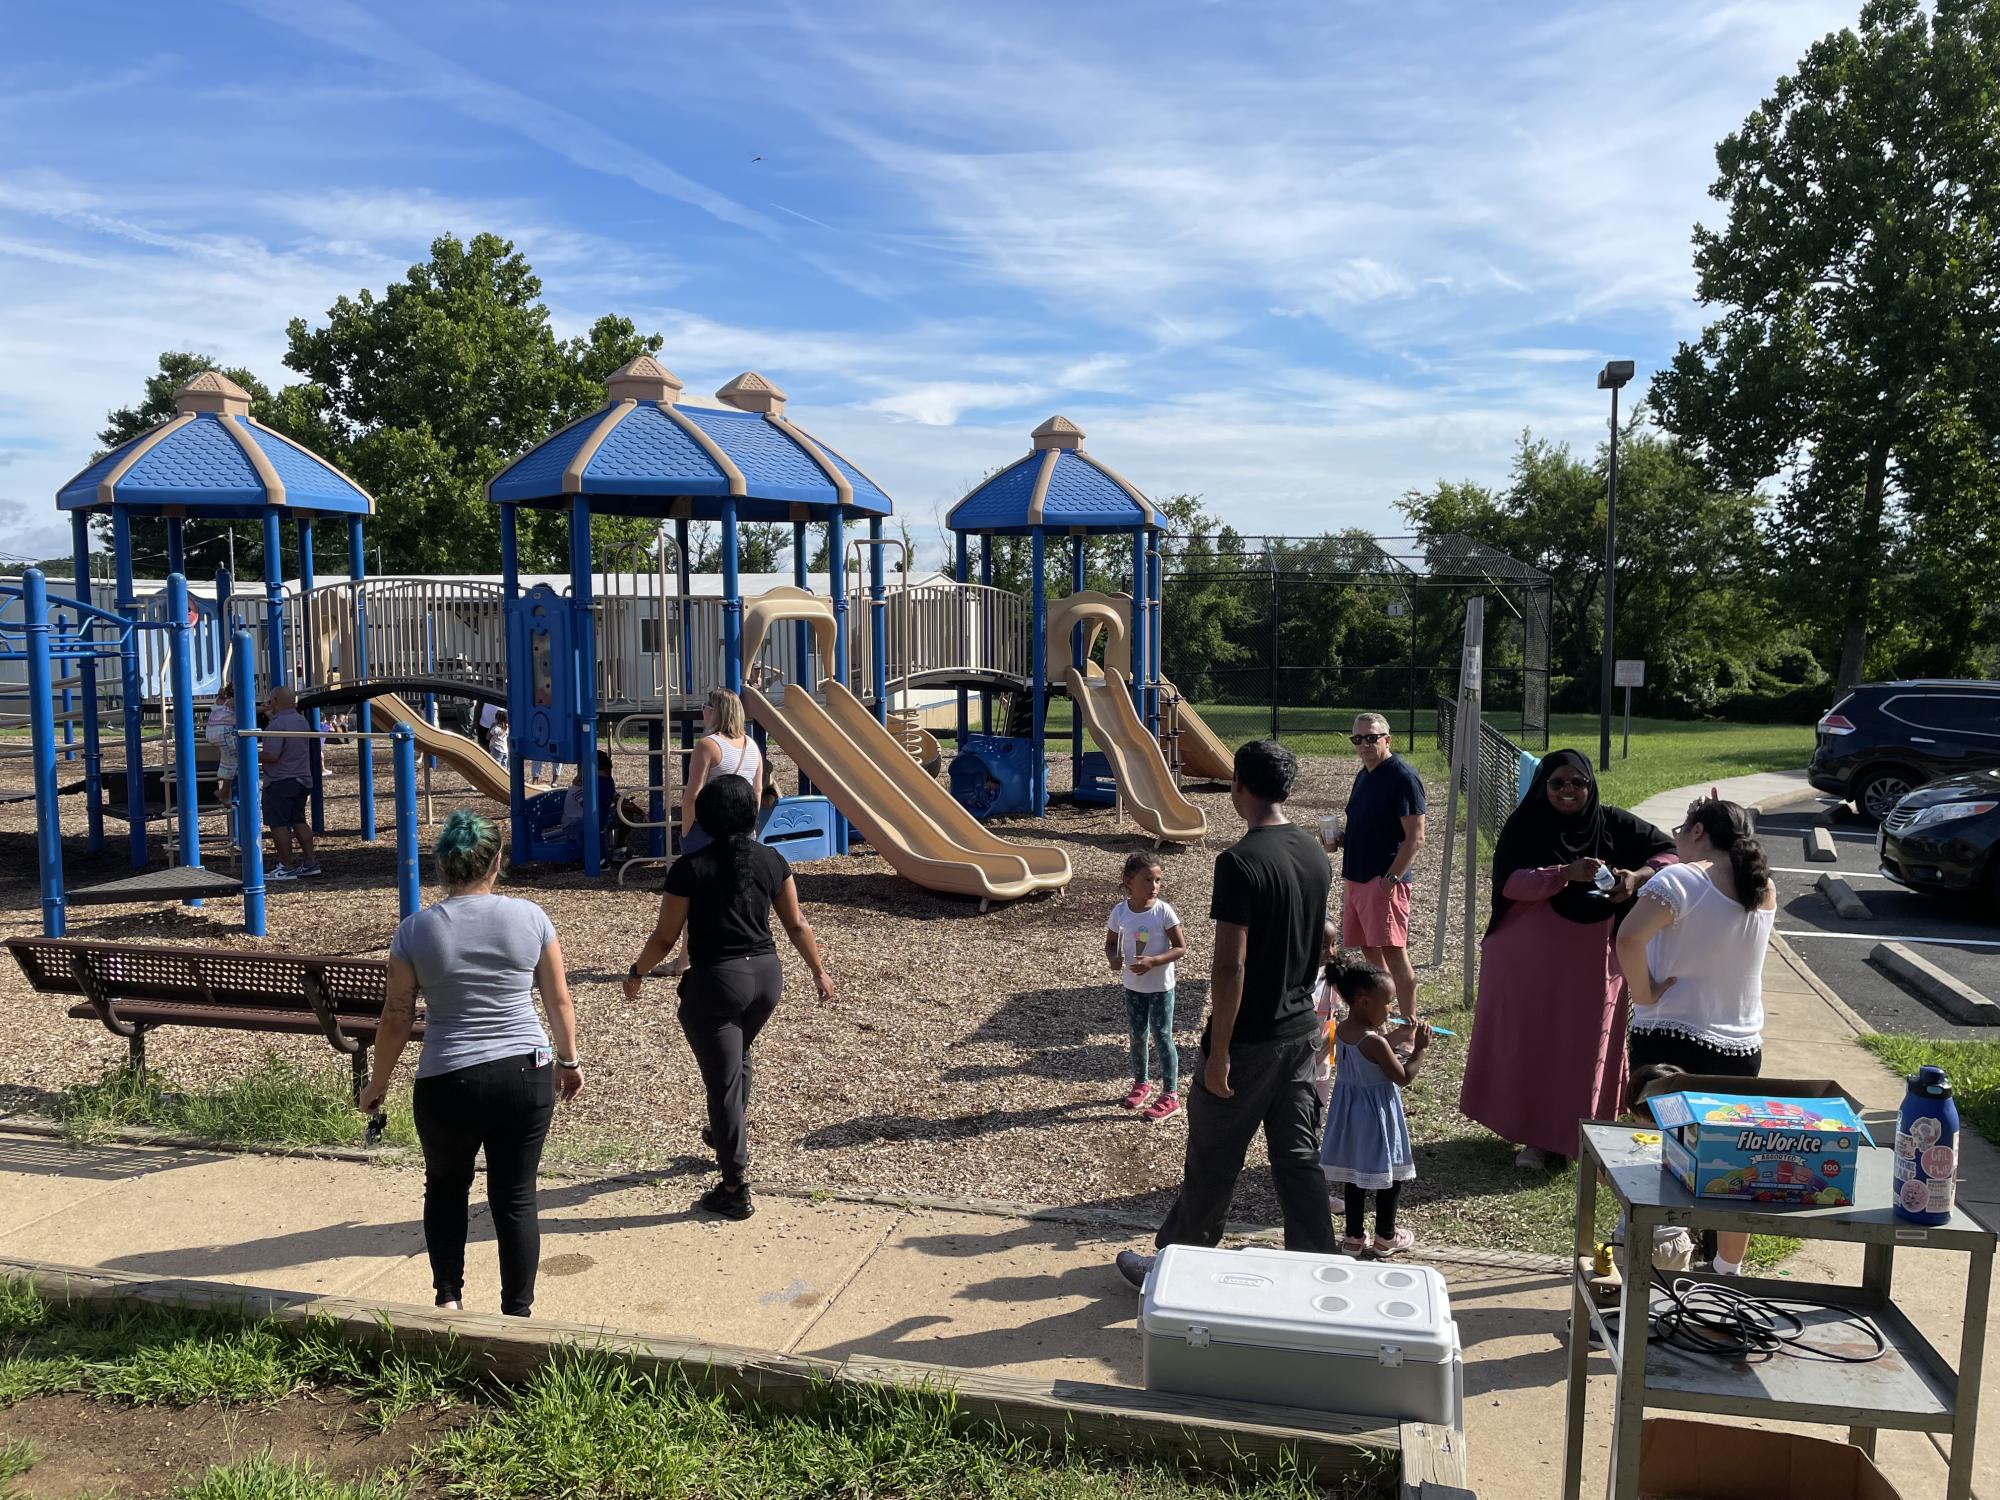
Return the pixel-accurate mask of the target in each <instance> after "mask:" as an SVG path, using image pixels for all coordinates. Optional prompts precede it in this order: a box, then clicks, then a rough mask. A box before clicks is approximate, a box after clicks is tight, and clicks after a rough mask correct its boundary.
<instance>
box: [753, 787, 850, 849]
mask: <svg viewBox="0 0 2000 1500" xmlns="http://www.w3.org/2000/svg"><path fill="white" fill-rule="evenodd" d="M833 818H834V812H833V804H832V803H831V802H829V801H828V800H827V799H826V798H824V797H781V798H779V799H778V805H777V806H776V807H774V808H772V809H771V816H770V817H768V818H766V819H765V820H764V828H763V831H762V832H761V833H760V834H759V835H758V836H759V837H760V838H761V839H763V841H764V842H765V843H766V844H768V845H769V846H770V847H771V848H773V849H775V850H777V851H778V852H779V853H780V854H782V855H784V856H785V861H786V863H788V864H794V865H803V864H808V863H810V862H811V861H813V860H816V859H831V858H832V857H833Z"/></svg>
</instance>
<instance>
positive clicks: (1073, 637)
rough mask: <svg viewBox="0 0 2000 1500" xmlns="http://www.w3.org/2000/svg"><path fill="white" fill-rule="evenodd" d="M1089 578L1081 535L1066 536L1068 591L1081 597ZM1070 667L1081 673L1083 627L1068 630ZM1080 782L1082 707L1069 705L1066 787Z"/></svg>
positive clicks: (1073, 626)
mask: <svg viewBox="0 0 2000 1500" xmlns="http://www.w3.org/2000/svg"><path fill="white" fill-rule="evenodd" d="M1087 576H1088V575H1087V574H1086V573H1085V572H1084V551H1083V533H1082V532H1080V531H1073V532H1071V533H1070V537H1069V591H1070V592H1071V593H1072V594H1080V593H1082V592H1083V589H1084V581H1085V579H1086V577H1087ZM1069 664H1070V665H1071V666H1072V667H1075V668H1076V669H1077V671H1079V672H1081V671H1082V670H1083V626H1082V625H1072V626H1070V628H1069ZM1082 782H1083V705H1082V704H1080V703H1072V704H1071V705H1070V706H1069V784H1070V788H1071V790H1072V791H1074V790H1075V789H1076V787H1078V786H1079V785H1081V784H1082Z"/></svg>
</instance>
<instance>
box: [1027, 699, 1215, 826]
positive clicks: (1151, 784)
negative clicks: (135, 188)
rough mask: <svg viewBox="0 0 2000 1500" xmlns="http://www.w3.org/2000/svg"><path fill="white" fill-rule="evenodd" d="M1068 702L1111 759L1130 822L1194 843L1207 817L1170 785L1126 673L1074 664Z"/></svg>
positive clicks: (1157, 743)
mask: <svg viewBox="0 0 2000 1500" xmlns="http://www.w3.org/2000/svg"><path fill="white" fill-rule="evenodd" d="M1063 686H1064V688H1065V689H1067V690H1068V692H1069V697H1070V702H1072V703H1074V704H1075V705H1076V706H1077V711H1078V712H1079V713H1081V714H1082V715H1083V722H1084V726H1085V727H1086V728H1088V729H1089V730H1090V737H1091V738H1092V739H1094V740H1096V741H1097V747H1098V748H1099V749H1100V750H1102V751H1103V752H1104V756H1105V759H1106V760H1108V761H1110V762H1111V774H1112V775H1113V776H1115V777H1117V778H1118V795H1119V797H1120V798H1121V799H1122V800H1123V801H1124V803H1125V811H1126V812H1127V813H1128V814H1129V815H1130V816H1131V818H1132V821H1133V822H1135V823H1137V824H1138V825H1139V826H1140V827H1141V828H1143V829H1145V830H1146V831H1147V832H1148V833H1150V834H1152V835H1153V837H1154V838H1157V839H1165V840H1167V841H1168V842H1170V843H1175V844H1192V843H1196V842H1198V841H1199V840H1200V839H1201V838H1202V837H1203V836H1204V835H1205V834H1206V833H1207V832H1208V818H1207V816H1206V815H1205V814H1204V813H1203V812H1202V810H1201V809H1200V808H1198V807H1196V806H1195V805H1194V804H1193V803H1192V802H1190V801H1188V799H1187V798H1186V797H1185V796H1184V795H1182V793H1181V789H1180V788H1179V787H1177V786H1175V785H1174V776H1173V772H1171V771H1169V770H1168V769H1167V762H1166V759H1165V757H1163V756H1162V755H1161V754H1160V746H1159V742H1158V741H1157V740H1155V739H1154V738H1153V737H1152V735H1150V734H1148V733H1147V732H1146V725H1145V722H1144V721H1143V720H1141V719H1140V717H1139V711H1138V710H1137V709H1135V708H1134V707H1133V706H1132V690H1131V689H1130V688H1129V687H1127V686H1126V683H1125V674H1124V673H1123V672H1121V671H1119V670H1118V669H1117V668H1116V667H1106V668H1105V669H1104V675H1103V676H1102V677H1086V676H1085V675H1084V674H1083V673H1081V672H1079V671H1077V669H1076V668H1075V667H1068V668H1065V669H1064V672H1063Z"/></svg>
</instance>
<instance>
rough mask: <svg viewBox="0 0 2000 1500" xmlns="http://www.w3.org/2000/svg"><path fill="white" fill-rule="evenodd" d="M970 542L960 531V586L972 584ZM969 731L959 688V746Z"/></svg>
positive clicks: (955, 573)
mask: <svg viewBox="0 0 2000 1500" xmlns="http://www.w3.org/2000/svg"><path fill="white" fill-rule="evenodd" d="M971 541H972V539H971V538H970V537H969V536H967V535H966V534H965V533H964V532H962V531H961V532H960V533H959V534H958V566H957V567H956V568H955V569H953V571H952V576H953V577H954V578H956V579H957V580H958V581H959V584H960V585H961V586H963V585H965V584H968V583H970V582H972V553H971ZM959 618H960V619H964V618H965V616H964V613H963V612H962V611H961V613H960V615H959ZM973 618H974V619H977V618H978V616H977V614H975V615H974V616H973ZM967 644H968V645H970V644H971V643H970V642H967ZM966 655H967V656H968V657H969V656H970V655H971V653H970V652H967V653H966ZM971 731H972V710H971V700H970V699H969V698H968V697H967V696H966V692H965V688H964V687H963V686H961V687H960V688H959V690H958V742H959V744H960V745H963V744H964V743H965V740H966V736H967V735H968V734H970V733H971Z"/></svg>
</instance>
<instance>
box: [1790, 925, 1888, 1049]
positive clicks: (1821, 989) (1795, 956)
mask: <svg viewBox="0 0 2000 1500" xmlns="http://www.w3.org/2000/svg"><path fill="white" fill-rule="evenodd" d="M1771 951H1772V952H1774V953H1776V954H1778V955H1779V956H1780V957H1781V958H1783V959H1784V961H1785V963H1786V964H1787V965H1788V966H1789V967H1790V969H1791V971H1792V972H1793V973H1794V974H1796V975H1798V976H1799V978H1800V979H1803V980H1804V981H1805V982H1806V985H1807V987H1808V988H1810V989H1811V990H1812V992H1813V993H1814V994H1815V995H1818V996H1819V998H1820V999H1821V1000H1823V1001H1825V1002H1826V1004H1827V1006H1828V1007H1829V1008H1830V1009H1832V1010H1833V1011H1834V1012H1835V1014H1837V1015H1838V1016H1839V1017H1840V1019H1841V1020H1843V1021H1845V1022H1846V1023H1847V1024H1848V1025H1849V1026H1850V1027H1852V1028H1853V1030H1854V1034H1855V1035H1856V1036H1858V1037H1859V1036H1873V1035H1874V1034H1875V1028H1874V1027H1873V1026H1871V1025H1869V1023H1868V1022H1867V1021H1865V1020H1863V1019H1862V1017H1861V1016H1860V1014H1859V1013H1858V1012H1857V1011H1856V1010H1855V1009H1854V1007H1853V1006H1851V1005H1849V1004H1848V1003H1847V1002H1846V1001H1845V1000H1843V999H1841V998H1840V996H1839V995H1838V994H1836V993H1835V992H1834V991H1833V990H1832V989H1830V988H1828V987H1827V982H1826V981H1825V980H1824V979H1821V978H1820V977H1819V975H1817V974H1815V973H1814V972H1813V971H1812V967H1811V965H1809V964H1808V963H1807V962H1806V961H1805V958H1804V957H1803V956H1802V955H1801V954H1800V953H1799V950H1798V949H1796V948H1794V947H1793V946H1792V945H1791V944H1790V943H1788V942H1786V941H1785V939H1783V938H1781V937H1779V936H1778V934H1776V933H1775V932H1774V933H1772V934H1771Z"/></svg>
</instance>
